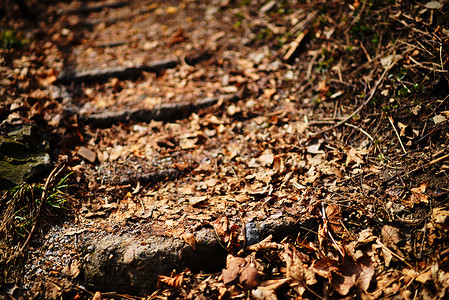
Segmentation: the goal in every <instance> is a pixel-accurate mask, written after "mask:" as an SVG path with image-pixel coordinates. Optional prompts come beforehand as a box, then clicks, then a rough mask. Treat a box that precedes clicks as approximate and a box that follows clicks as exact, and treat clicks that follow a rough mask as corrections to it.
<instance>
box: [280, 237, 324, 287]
mask: <svg viewBox="0 0 449 300" xmlns="http://www.w3.org/2000/svg"><path fill="white" fill-rule="evenodd" d="M300 257H301V255H300V254H299V251H298V250H296V248H293V247H289V246H288V245H286V247H285V250H284V252H282V253H281V259H282V260H283V261H285V263H286V265H287V267H286V274H285V276H286V277H287V278H289V279H290V284H291V286H292V288H294V289H295V291H296V292H297V293H298V294H299V295H302V294H303V293H304V292H305V290H306V287H305V286H306V285H313V284H315V283H316V282H317V280H316V278H315V273H314V272H313V270H312V269H310V268H306V267H305V266H304V264H303V262H302V260H301V259H300Z"/></svg>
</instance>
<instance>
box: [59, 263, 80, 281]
mask: <svg viewBox="0 0 449 300" xmlns="http://www.w3.org/2000/svg"><path fill="white" fill-rule="evenodd" d="M79 267H80V263H79V261H78V260H74V261H73V262H72V263H71V264H70V265H67V266H65V267H64V268H63V269H62V271H61V273H62V274H64V275H66V276H69V277H72V278H76V277H78V275H79V274H80V269H79Z"/></svg>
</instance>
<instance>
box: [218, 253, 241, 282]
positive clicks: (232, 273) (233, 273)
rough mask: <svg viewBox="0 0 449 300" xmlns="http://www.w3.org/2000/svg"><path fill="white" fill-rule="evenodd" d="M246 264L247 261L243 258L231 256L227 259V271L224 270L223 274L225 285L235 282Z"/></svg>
mask: <svg viewBox="0 0 449 300" xmlns="http://www.w3.org/2000/svg"><path fill="white" fill-rule="evenodd" d="M245 264H246V260H245V259H244V258H243V257H234V256H232V255H231V254H229V255H228V257H227V258H226V269H223V272H222V277H223V283H224V284H227V283H230V282H231V281H234V280H235V279H236V278H237V277H238V276H239V273H240V270H241V269H242V268H243V266H244V265H245Z"/></svg>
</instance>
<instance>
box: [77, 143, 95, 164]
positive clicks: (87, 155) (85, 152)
mask: <svg viewBox="0 0 449 300" xmlns="http://www.w3.org/2000/svg"><path fill="white" fill-rule="evenodd" d="M78 155H79V156H81V157H82V158H84V159H85V160H87V161H89V162H91V163H94V162H95V160H96V159H97V155H96V154H95V152H93V151H92V150H90V149H88V148H86V147H84V146H81V147H80V148H79V149H78Z"/></svg>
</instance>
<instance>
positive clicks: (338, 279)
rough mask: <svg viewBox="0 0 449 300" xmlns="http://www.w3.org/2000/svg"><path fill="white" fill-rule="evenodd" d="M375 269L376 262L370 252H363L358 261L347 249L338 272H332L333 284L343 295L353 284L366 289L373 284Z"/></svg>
mask: <svg viewBox="0 0 449 300" xmlns="http://www.w3.org/2000/svg"><path fill="white" fill-rule="evenodd" d="M374 271H375V269H374V264H373V262H372V260H371V257H370V256H369V255H368V254H366V253H365V254H363V255H362V256H361V257H359V259H357V261H356V260H354V257H353V256H352V255H350V254H349V253H348V252H346V251H345V256H344V257H343V262H342V263H341V265H340V266H339V270H338V272H332V273H331V274H332V276H331V285H332V287H333V288H334V290H335V291H336V292H337V293H339V294H340V295H342V296H346V295H347V294H348V293H349V290H350V289H351V288H352V287H353V286H357V287H358V288H360V289H362V290H364V291H366V290H367V289H368V288H369V286H370V284H371V280H372V278H373V275H374Z"/></svg>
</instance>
